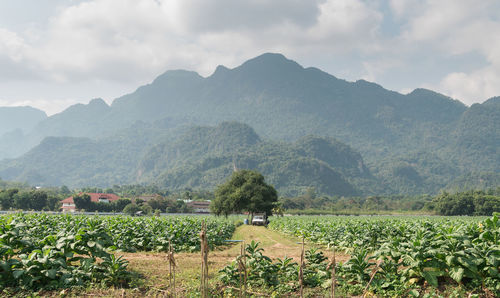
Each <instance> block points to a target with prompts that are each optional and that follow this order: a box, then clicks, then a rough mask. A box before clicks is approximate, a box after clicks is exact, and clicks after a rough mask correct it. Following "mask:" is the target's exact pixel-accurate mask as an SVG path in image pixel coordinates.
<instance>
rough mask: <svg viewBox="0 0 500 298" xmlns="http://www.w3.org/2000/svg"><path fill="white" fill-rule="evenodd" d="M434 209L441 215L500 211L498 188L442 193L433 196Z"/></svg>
mask: <svg viewBox="0 0 500 298" xmlns="http://www.w3.org/2000/svg"><path fill="white" fill-rule="evenodd" d="M433 203H434V209H435V210H436V211H437V212H438V213H439V214H441V215H492V214H493V213H494V212H500V188H497V189H496V190H493V189H490V190H489V191H486V192H485V191H473V190H471V191H467V192H459V193H455V194H449V193H446V192H445V193H442V194H441V195H439V196H437V197H436V198H434V202H433Z"/></svg>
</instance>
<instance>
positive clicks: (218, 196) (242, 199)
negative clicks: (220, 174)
mask: <svg viewBox="0 0 500 298" xmlns="http://www.w3.org/2000/svg"><path fill="white" fill-rule="evenodd" d="M277 201H278V193H277V192H276V190H275V189H274V187H272V186H271V185H269V184H267V183H266V182H265V181H264V176H262V174H260V173H258V172H256V171H249V170H240V171H236V172H234V173H233V175H232V176H231V178H229V179H228V180H227V181H226V183H224V184H221V185H220V186H219V187H217V189H216V191H215V199H214V200H213V201H212V203H211V204H210V209H211V211H212V212H213V213H215V214H216V215H221V214H223V215H225V216H226V217H227V216H228V215H229V214H231V213H242V212H243V211H246V212H249V213H250V214H252V215H253V214H254V213H266V214H267V215H271V214H272V210H273V208H274V206H275V203H276V202H277Z"/></svg>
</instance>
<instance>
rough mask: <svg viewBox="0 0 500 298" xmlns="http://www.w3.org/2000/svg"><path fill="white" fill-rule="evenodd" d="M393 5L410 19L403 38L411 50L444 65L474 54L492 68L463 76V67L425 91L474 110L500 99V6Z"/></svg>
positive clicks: (490, 1) (487, 0) (467, 0)
mask: <svg viewBox="0 0 500 298" xmlns="http://www.w3.org/2000/svg"><path fill="white" fill-rule="evenodd" d="M391 4H392V5H391V8H392V9H393V12H394V13H395V14H396V15H406V16H407V19H406V23H405V25H404V26H403V27H404V28H405V30H404V31H403V33H402V34H401V37H402V42H404V43H405V44H406V46H407V47H413V48H414V49H416V50H418V51H421V52H424V53H425V52H426V53H428V55H432V56H434V57H442V59H443V60H444V59H451V58H453V57H458V56H460V55H465V54H470V53H475V54H477V55H480V56H481V57H483V58H484V60H485V63H486V65H477V66H476V68H475V69H473V70H469V71H463V70H460V69H459V67H460V66H461V65H455V67H450V70H449V72H448V73H447V74H446V75H444V77H443V78H442V80H441V81H440V82H430V83H427V84H423V85H428V86H430V87H431V88H434V89H437V91H440V92H443V93H445V94H447V95H450V96H452V97H455V98H458V99H460V100H462V101H464V102H465V103H468V104H471V103H474V102H482V101H484V100H486V99H488V98H489V97H492V96H496V95H499V94H500V75H499V74H500V20H499V19H498V16H497V15H498V11H500V2H498V1H495V0H484V1H473V0H464V1H455V0H440V1H433V0H427V1H420V2H419V3H416V2H415V1H412V0H406V1H402V2H400V1H392V2H391ZM436 67H439V65H436ZM429 71H433V70H432V69H431V70H429Z"/></svg>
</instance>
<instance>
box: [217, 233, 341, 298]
mask: <svg viewBox="0 0 500 298" xmlns="http://www.w3.org/2000/svg"><path fill="white" fill-rule="evenodd" d="M304 257H305V263H304V267H303V272H304V273H303V276H304V286H305V287H317V286H321V285H323V284H328V282H329V279H330V276H331V275H330V274H331V272H330V270H329V268H328V266H327V262H326V261H327V260H326V257H325V256H324V255H323V253H322V252H321V251H318V250H316V249H314V248H311V249H309V250H307V251H306V252H305V254H304ZM243 276H246V279H247V280H246V282H247V284H246V286H249V287H251V288H261V287H263V288H268V289H269V288H270V289H272V290H273V292H276V293H278V294H281V295H290V294H291V293H292V292H295V291H297V290H298V288H299V282H298V276H299V264H297V263H296V262H294V260H293V259H292V258H289V257H286V256H285V257H284V258H283V259H279V258H278V259H277V260H271V258H269V257H268V256H266V255H264V250H263V249H262V248H261V247H259V243H258V242H255V241H252V242H251V243H249V244H247V245H246V247H245V251H244V254H243V255H240V256H238V257H237V258H236V260H234V261H233V262H231V264H229V265H228V266H226V267H224V268H222V269H221V270H220V271H219V280H220V281H221V282H222V283H223V284H224V285H226V286H235V287H242V286H243V283H244V277H243ZM228 290H229V292H234V291H232V290H231V289H228ZM228 294H229V293H228ZM233 294H235V293H233Z"/></svg>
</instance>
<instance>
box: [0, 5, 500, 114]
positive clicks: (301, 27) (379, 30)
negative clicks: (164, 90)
mask: <svg viewBox="0 0 500 298" xmlns="http://www.w3.org/2000/svg"><path fill="white" fill-rule="evenodd" d="M499 11H500V1H498V0H481V1H477V0H470V1H469V0H392V1H390V0H386V1H383V0H307V1H304V0H46V1H40V0H0V106H13V105H31V106H35V107H38V108H41V109H43V110H45V111H46V112H47V113H48V114H53V113H56V112H59V111H61V110H62V109H64V108H66V107H67V106H69V105H71V104H74V103H77V102H85V103H86V102H88V101H89V100H90V99H91V98H95V97H102V98H104V99H105V100H106V101H107V102H108V103H110V102H111V101H112V100H113V99H114V98H116V97H118V96H120V95H123V94H126V93H128V92H131V91H134V90H135V89H136V88H137V87H138V86H140V85H143V84H146V83H148V82H150V81H152V80H153V79H154V78H155V77H156V76H158V75H159V74H161V73H163V72H164V71H166V70H168V69H179V68H182V69H189V70H195V71H197V72H199V73H200V74H201V75H204V76H208V75H210V74H211V73H212V72H213V71H214V70H215V67H216V66H217V65H219V64H222V65H225V66H227V67H235V66H238V65H239V64H241V63H242V62H244V61H245V60H247V59H249V58H253V57H255V56H257V55H260V54H262V53H264V52H279V53H283V54H284V55H285V56H287V57H288V58H290V59H293V60H295V61H297V62H299V63H300V64H302V65H303V66H314V67H318V68H320V69H322V70H324V71H326V72H328V73H330V74H332V75H335V76H336V77H339V78H343V79H347V80H350V81H355V80H357V79H361V78H363V79H366V80H369V81H373V82H376V83H379V84H381V85H382V86H384V87H385V88H388V89H391V90H396V91H399V92H402V93H406V92H409V91H411V90H413V89H415V88H418V87H425V88H429V89H433V90H436V91H438V92H441V93H443V94H446V95H448V96H451V97H453V98H456V99H459V100H461V101H462V102H464V103H466V104H468V105H470V104H472V103H475V102H483V101H484V100H486V99H488V98H490V97H493V96H497V95H500V13H499Z"/></svg>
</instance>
